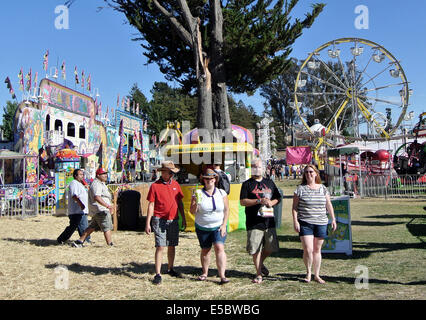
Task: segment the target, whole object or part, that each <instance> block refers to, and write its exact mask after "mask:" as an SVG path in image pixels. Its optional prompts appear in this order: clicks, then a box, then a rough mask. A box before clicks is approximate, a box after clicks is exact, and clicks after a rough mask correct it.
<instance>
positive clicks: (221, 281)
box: [219, 278, 229, 285]
mask: <svg viewBox="0 0 426 320" xmlns="http://www.w3.org/2000/svg"><path fill="white" fill-rule="evenodd" d="M228 282H229V280H228V279H226V278H222V279H220V282H219V284H220V285H222V284H227V283H228Z"/></svg>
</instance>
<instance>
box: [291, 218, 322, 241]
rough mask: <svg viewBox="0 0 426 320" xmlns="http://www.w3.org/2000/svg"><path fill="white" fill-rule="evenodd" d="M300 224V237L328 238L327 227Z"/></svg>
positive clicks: (305, 223)
mask: <svg viewBox="0 0 426 320" xmlns="http://www.w3.org/2000/svg"><path fill="white" fill-rule="evenodd" d="M298 221H299V224H300V232H299V236H301V237H302V236H312V235H313V236H314V237H315V238H326V237H327V225H326V224H324V225H319V224H312V223H308V222H305V221H302V220H298Z"/></svg>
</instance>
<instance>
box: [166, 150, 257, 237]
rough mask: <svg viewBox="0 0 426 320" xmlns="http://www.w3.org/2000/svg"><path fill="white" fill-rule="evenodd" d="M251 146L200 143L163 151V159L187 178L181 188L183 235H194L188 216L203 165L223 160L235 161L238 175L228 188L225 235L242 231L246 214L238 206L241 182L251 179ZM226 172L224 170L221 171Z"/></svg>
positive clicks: (242, 208) (191, 222)
mask: <svg viewBox="0 0 426 320" xmlns="http://www.w3.org/2000/svg"><path fill="white" fill-rule="evenodd" d="M253 151H254V150H253V146H252V145H251V144H249V143H199V144H183V145H171V146H166V147H165V152H164V156H165V158H168V159H171V160H172V161H173V162H174V163H176V164H177V165H178V166H179V167H180V168H181V171H183V172H185V173H187V174H188V183H186V184H181V188H182V192H183V194H184V199H183V205H184V210H185V217H186V229H185V231H195V224H194V223H195V217H194V215H192V214H191V213H190V212H189V207H190V205H191V197H192V193H193V192H195V190H196V189H201V188H202V185H201V184H200V183H199V180H198V179H199V176H200V174H201V172H202V170H203V167H204V166H205V164H211V163H225V168H222V170H223V171H226V169H227V168H226V163H228V161H227V160H226V159H234V167H235V169H236V168H238V169H236V172H237V175H236V176H233V179H231V185H230V187H231V188H230V194H229V195H228V198H229V222H228V232H231V231H234V230H238V229H245V211H244V207H242V206H241V205H240V190H241V182H243V181H245V180H246V179H248V178H249V176H250V168H251V159H252V155H253ZM224 169H225V170H224Z"/></svg>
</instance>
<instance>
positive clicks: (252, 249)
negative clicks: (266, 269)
mask: <svg viewBox="0 0 426 320" xmlns="http://www.w3.org/2000/svg"><path fill="white" fill-rule="evenodd" d="M263 234H264V232H263V231H262V230H257V229H253V230H248V231H247V248H246V249H247V252H248V253H249V254H250V255H251V256H252V259H253V264H254V267H255V269H256V277H255V278H254V280H253V282H254V283H261V282H262V271H261V264H260V259H261V255H262V251H263Z"/></svg>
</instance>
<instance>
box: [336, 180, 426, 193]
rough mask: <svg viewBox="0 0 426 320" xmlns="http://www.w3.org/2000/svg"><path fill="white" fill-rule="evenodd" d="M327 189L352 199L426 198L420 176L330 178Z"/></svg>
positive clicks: (425, 184)
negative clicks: (347, 195)
mask: <svg viewBox="0 0 426 320" xmlns="http://www.w3.org/2000/svg"><path fill="white" fill-rule="evenodd" d="M328 182H329V183H328V189H329V191H330V193H331V194H332V195H334V196H338V195H342V194H349V195H351V196H353V197H359V196H360V197H380V198H423V197H424V198H426V177H425V176H422V175H396V176H390V175H389V176H385V175H367V176H362V177H361V179H359V177H358V175H346V176H345V177H344V179H342V181H340V177H336V176H334V177H330V178H329V180H328Z"/></svg>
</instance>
